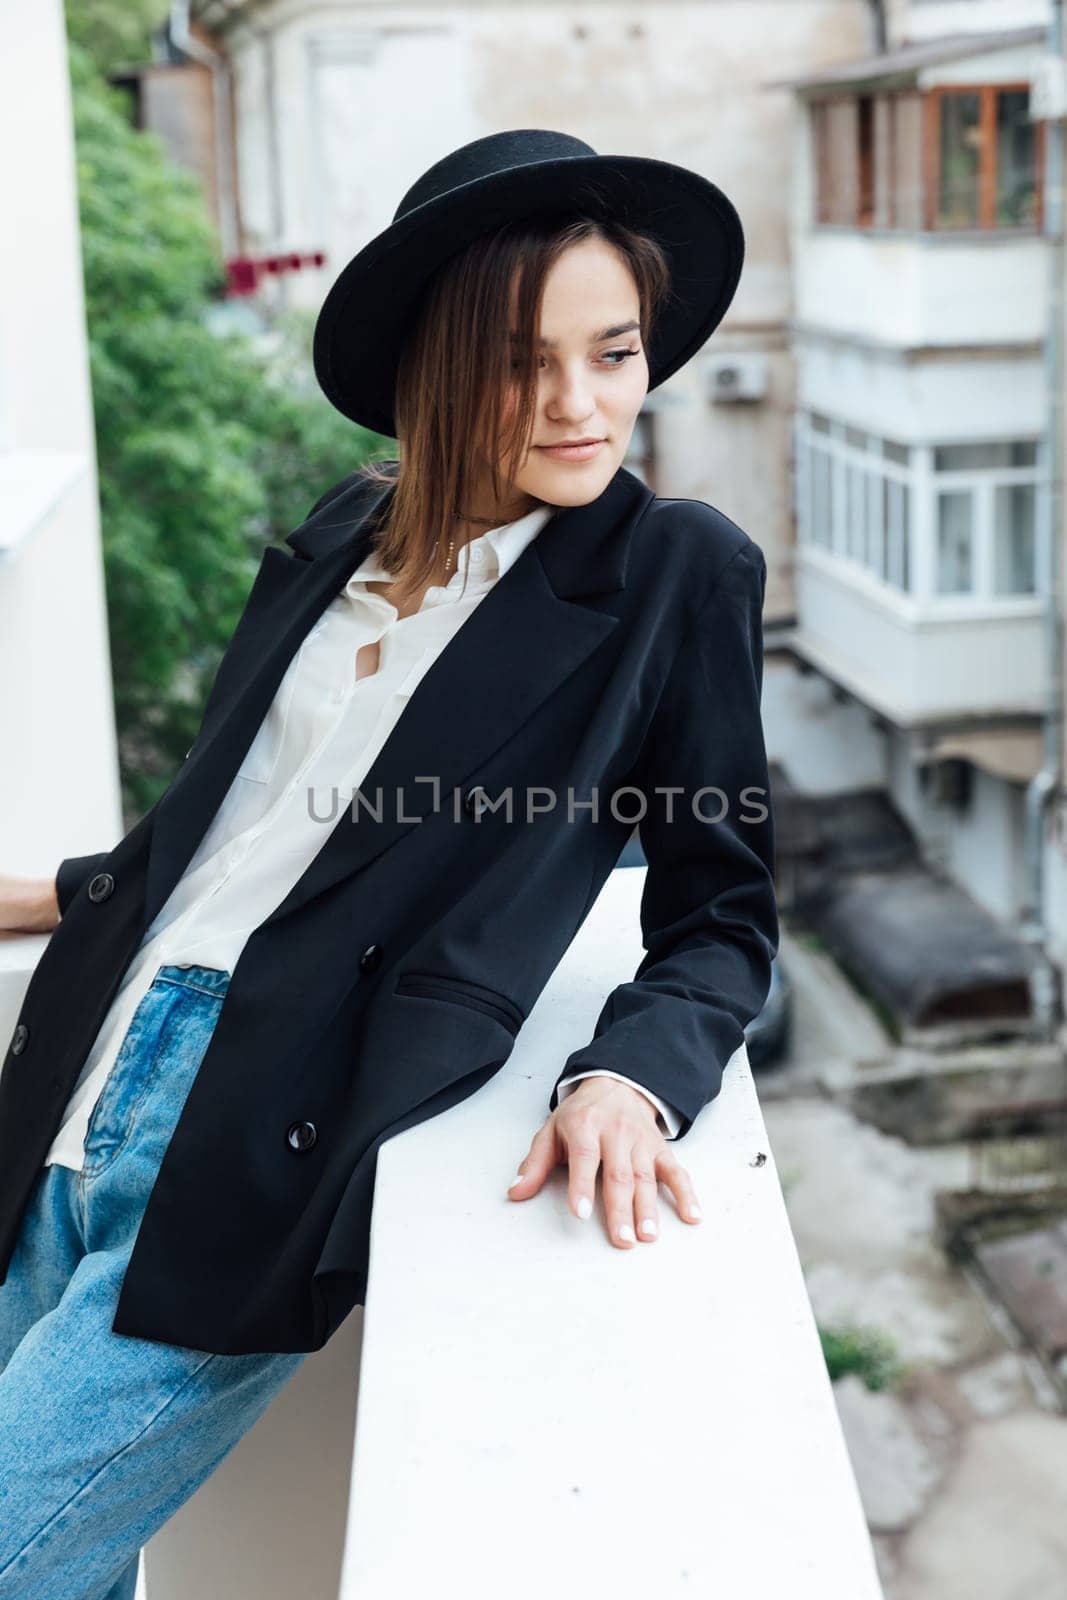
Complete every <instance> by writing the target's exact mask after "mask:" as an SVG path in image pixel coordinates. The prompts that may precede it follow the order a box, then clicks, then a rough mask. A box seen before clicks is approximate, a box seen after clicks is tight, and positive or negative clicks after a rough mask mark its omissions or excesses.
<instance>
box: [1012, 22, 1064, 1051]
mask: <svg viewBox="0 0 1067 1600" xmlns="http://www.w3.org/2000/svg"><path fill="white" fill-rule="evenodd" d="M1048 47H1049V51H1050V53H1051V54H1052V55H1053V56H1054V57H1055V58H1056V59H1057V60H1059V59H1062V57H1063V49H1064V29H1063V0H1053V5H1052V14H1051V20H1050V23H1049V33H1048ZM1045 133H1046V140H1045V149H1046V169H1045V171H1046V176H1045V214H1044V234H1045V238H1046V240H1047V245H1048V269H1047V270H1048V298H1047V316H1046V324H1045V338H1044V371H1045V406H1046V412H1045V419H1046V420H1045V428H1046V435H1045V439H1044V441H1043V444H1044V449H1043V456H1044V471H1043V473H1042V482H1041V489H1040V493H1039V496H1038V512H1039V517H1038V552H1039V560H1040V563H1041V571H1040V580H1039V592H1040V594H1041V596H1042V599H1043V602H1044V604H1043V610H1042V621H1043V630H1044V646H1045V649H1044V655H1045V667H1046V673H1047V678H1048V683H1047V688H1046V697H1045V705H1044V709H1043V713H1042V731H1043V745H1044V755H1043V762H1042V766H1041V770H1040V771H1039V772H1038V773H1036V774H1035V776H1034V777H1033V778H1032V779H1031V781H1030V782H1029V783H1028V784H1027V787H1026V800H1025V855H1026V876H1027V883H1028V894H1027V905H1026V908H1025V915H1024V922H1023V928H1022V932H1023V936H1024V938H1025V939H1026V940H1027V941H1028V943H1029V944H1030V945H1031V947H1032V951H1033V956H1034V970H1033V975H1032V982H1031V987H1032V992H1033V996H1034V1009H1035V1014H1036V1018H1037V1021H1038V1023H1039V1025H1040V1027H1041V1031H1042V1034H1043V1035H1044V1037H1046V1038H1051V1037H1052V1036H1053V1035H1054V1033H1055V1030H1056V1026H1057V1022H1058V973H1057V970H1056V968H1055V966H1054V964H1053V963H1052V961H1051V960H1050V959H1049V956H1048V952H1047V946H1048V940H1049V926H1048V922H1049V918H1048V910H1047V904H1046V896H1045V885H1044V870H1043V869H1044V861H1045V834H1046V827H1045V820H1046V812H1047V810H1048V803H1049V799H1050V797H1051V796H1053V795H1055V794H1056V793H1057V790H1058V785H1059V774H1060V767H1061V763H1062V743H1063V688H1062V684H1063V634H1062V624H1061V619H1060V541H1061V539H1062V537H1063V534H1062V530H1061V527H1060V521H1061V517H1062V514H1063V495H1062V479H1063V449H1064V441H1063V426H1064V422H1063V338H1064V307H1063V295H1064V286H1063V279H1064V270H1065V254H1064V236H1063V223H1064V217H1063V177H1064V125H1063V118H1062V114H1061V113H1060V111H1059V108H1057V110H1056V114H1054V115H1053V116H1051V117H1049V118H1048V119H1047V121H1046V123H1045Z"/></svg>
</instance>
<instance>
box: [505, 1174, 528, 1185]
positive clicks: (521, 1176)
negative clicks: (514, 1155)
mask: <svg viewBox="0 0 1067 1600" xmlns="http://www.w3.org/2000/svg"><path fill="white" fill-rule="evenodd" d="M525 1181H526V1175H525V1173H522V1172H520V1173H519V1175H518V1177H517V1178H512V1180H511V1182H510V1183H509V1184H508V1188H509V1189H514V1188H515V1186H516V1184H519V1183H524V1182H525Z"/></svg>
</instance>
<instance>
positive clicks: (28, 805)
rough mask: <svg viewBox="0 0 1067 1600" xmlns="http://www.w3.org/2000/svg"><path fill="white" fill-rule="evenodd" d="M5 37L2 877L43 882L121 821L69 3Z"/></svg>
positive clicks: (12, 27)
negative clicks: (66, 20) (66, 26)
mask: <svg viewBox="0 0 1067 1600" xmlns="http://www.w3.org/2000/svg"><path fill="white" fill-rule="evenodd" d="M0 38H2V39H3V48H2V49H0V146H2V148H3V149H4V150H5V151H6V152H7V155H6V158H5V159H4V161H3V162H2V163H0V214H2V216H3V219H4V228H3V233H2V235H0V537H2V539H3V541H4V544H5V546H6V559H3V560H2V561H0V748H3V750H4V752H5V760H4V763H3V774H4V776H3V781H2V782H0V840H2V841H3V859H2V861H0V870H2V871H8V872H14V873H18V874H27V875H32V876H38V875H40V876H46V875H49V874H51V873H53V872H54V871H55V869H56V867H57V866H58V864H59V861H60V860H61V858H62V857H63V856H66V855H77V854H82V853H84V852H89V851H92V850H103V849H108V848H110V847H111V846H112V845H113V844H115V843H116V842H117V840H118V838H119V837H120V836H121V833H122V821H121V806H120V799H119V788H118V769H117V763H116V744H115V728H114V714H113V707H112V696H111V675H110V661H109V656H108V646H107V623H106V609H105V597H104V585H103V571H102V567H101V559H100V530H99V519H98V510H97V498H96V465H95V453H94V437H93V418H92V404H91V397H90V390H89V373H88V351H87V342H86V330H85V310H84V303H83V291H82V278H81V260H80V253H79V238H78V220H77V202H76V196H75V186H74V147H73V132H72V126H71V107H70V91H69V84H68V78H67V61H66V44H65V38H64V32H63V8H62V4H61V0H39V3H37V4H35V5H31V6H27V5H25V4H22V3H21V0H0ZM18 152H23V153H25V152H32V159H23V157H22V156H21V155H19V154H18Z"/></svg>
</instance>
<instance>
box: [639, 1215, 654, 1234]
mask: <svg viewBox="0 0 1067 1600" xmlns="http://www.w3.org/2000/svg"><path fill="white" fill-rule="evenodd" d="M637 1226H638V1230H639V1232H640V1233H642V1234H643V1235H644V1237H645V1238H646V1239H654V1238H655V1237H656V1231H657V1230H656V1224H655V1223H654V1222H653V1221H652V1218H651V1217H642V1218H641V1221H640V1222H639V1223H638V1225H637Z"/></svg>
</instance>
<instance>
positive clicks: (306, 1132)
mask: <svg viewBox="0 0 1067 1600" xmlns="http://www.w3.org/2000/svg"><path fill="white" fill-rule="evenodd" d="M317 1138H318V1134H317V1132H316V1131H315V1124H314V1123H313V1122H294V1123H293V1125H292V1127H291V1128H290V1129H289V1143H290V1144H291V1145H292V1147H293V1149H294V1150H310V1149H311V1146H312V1145H313V1144H314V1143H315V1140H316V1139H317Z"/></svg>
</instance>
